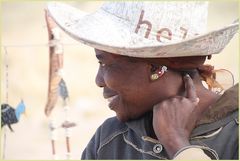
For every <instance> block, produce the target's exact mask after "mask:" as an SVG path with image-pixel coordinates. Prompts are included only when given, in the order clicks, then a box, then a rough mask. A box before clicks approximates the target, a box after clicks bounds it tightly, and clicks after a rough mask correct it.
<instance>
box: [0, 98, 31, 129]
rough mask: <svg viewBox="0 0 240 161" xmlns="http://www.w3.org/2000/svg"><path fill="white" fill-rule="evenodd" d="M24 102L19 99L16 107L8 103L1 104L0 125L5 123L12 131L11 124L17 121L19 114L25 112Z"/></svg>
mask: <svg viewBox="0 0 240 161" xmlns="http://www.w3.org/2000/svg"><path fill="white" fill-rule="evenodd" d="M25 108H26V106H25V104H24V102H23V101H21V102H20V103H19V104H18V106H17V107H16V109H14V108H13V107H11V106H10V105H9V104H2V105H1V127H3V126H5V125H7V126H8V127H9V129H10V130H11V131H12V132H13V129H12V127H11V125H12V124H15V123H18V121H19V119H20V116H21V114H23V113H24V112H25Z"/></svg>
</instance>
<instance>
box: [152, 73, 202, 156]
mask: <svg viewBox="0 0 240 161" xmlns="http://www.w3.org/2000/svg"><path fill="white" fill-rule="evenodd" d="M184 83H185V90H186V91H185V92H186V97H183V96H175V97H172V98H170V99H167V100H164V101H162V102H160V103H159V104H157V105H155V106H154V108H153V129H154V131H155V134H156V136H157V138H158V140H159V141H160V143H161V144H163V146H164V148H165V149H166V151H167V153H168V155H169V156H170V158H172V157H173V155H174V154H175V153H176V152H177V151H178V150H179V149H181V148H182V147H184V146H188V145H190V143H189V136H190V134H191V132H192V130H193V128H194V126H195V124H196V121H197V119H198V117H199V112H198V110H197V105H198V102H199V98H198V97H197V94H196V90H195V86H194V84H193V81H192V79H191V78H190V76H189V75H186V76H184Z"/></svg>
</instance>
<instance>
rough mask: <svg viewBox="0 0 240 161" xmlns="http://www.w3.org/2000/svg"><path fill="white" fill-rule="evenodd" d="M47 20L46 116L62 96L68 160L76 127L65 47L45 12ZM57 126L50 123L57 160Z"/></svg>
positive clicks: (52, 122) (53, 152) (57, 30)
mask: <svg viewBox="0 0 240 161" xmlns="http://www.w3.org/2000/svg"><path fill="white" fill-rule="evenodd" d="M45 18H46V23H47V28H48V38H49V46H50V47H49V59H50V61H49V84H48V100H47V104H46V106H45V114H46V116H50V114H51V112H52V110H53V108H54V107H55V105H56V103H57V101H58V97H59V96H60V97H61V98H62V100H63V109H64V113H65V121H64V122H63V123H62V125H61V126H60V127H62V128H64V129H65V136H66V147H67V153H66V156H67V159H69V158H70V128H71V127H74V126H76V124H75V123H73V122H70V121H69V118H68V111H69V106H68V105H67V104H68V98H69V95H68V90H67V86H66V83H65V81H64V79H63V75H62V73H63V46H62V44H61V42H60V29H59V28H58V27H57V25H56V23H55V22H54V21H53V19H52V18H51V17H50V16H49V15H48V13H47V11H45ZM57 128H58V127H57V125H56V123H55V120H54V119H52V120H51V121H50V130H51V136H52V137H51V143H52V154H53V156H54V159H56V148H55V141H56V140H57V137H56V135H57V133H56V132H57V131H56V130H57Z"/></svg>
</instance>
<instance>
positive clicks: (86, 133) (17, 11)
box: [1, 2, 239, 160]
mask: <svg viewBox="0 0 240 161" xmlns="http://www.w3.org/2000/svg"><path fill="white" fill-rule="evenodd" d="M1 3H2V14H1V16H2V26H1V28H2V34H1V35H2V37H1V38H2V44H1V45H2V46H1V74H2V75H1V102H6V101H8V103H9V104H10V105H12V106H13V107H16V105H17V104H18V103H19V101H20V100H21V99H23V100H24V102H25V104H26V106H27V115H26V116H22V117H21V119H20V122H19V123H18V124H15V125H13V129H14V131H15V132H13V133H12V132H10V131H9V129H6V131H5V132H6V147H5V149H3V148H2V147H3V143H4V142H3V136H4V135H3V134H4V130H3V131H2V135H1V139H2V140H1V157H2V155H3V152H4V151H5V159H9V160H10V159H18V160H28V159H30V160H34V159H37V160H43V159H44V160H45V159H52V155H51V144H50V133H49V128H48V126H49V118H47V117H46V116H45V115H44V112H43V111H44V107H45V104H46V101H47V88H48V61H49V60H48V58H49V55H48V47H47V46H45V45H44V44H46V43H47V31H46V25H45V21H44V11H43V10H44V7H45V6H46V3H45V2H1ZM101 3H102V2H81V3H80V2H78V3H77V2H72V3H71V4H73V5H76V6H77V7H78V8H81V9H83V10H85V11H93V10H94V9H95V8H96V7H97V6H99V4H101ZM237 17H238V4H237V3H231V2H227V3H226V2H225V3H224V2H221V3H216V2H215V3H210V11H209V20H210V22H209V29H210V30H211V29H214V28H219V27H221V26H224V25H226V24H229V23H231V22H232V21H233V20H234V19H236V18H237ZM62 36H63V42H64V43H68V44H71V45H66V46H64V54H65V55H64V74H65V75H64V79H65V81H66V83H67V87H68V90H69V95H70V104H69V106H70V107H71V110H70V116H71V120H72V121H74V122H76V123H77V126H76V127H75V128H73V129H72V137H71V150H72V155H71V158H72V159H79V158H80V156H81V153H82V151H83V149H84V147H85V146H86V145H87V143H88V141H89V139H90V138H91V137H92V135H93V134H94V132H95V130H96V128H97V127H98V126H99V125H100V124H101V123H102V122H103V121H104V120H105V119H106V118H108V117H111V116H114V115H115V114H114V112H112V111H110V110H109V108H108V107H107V102H106V100H104V99H103V98H102V90H101V89H100V88H98V87H97V86H96V85H95V81H94V80H95V74H96V72H97V68H98V63H97V60H96V58H95V56H94V52H93V49H91V48H90V47H87V46H84V45H81V44H79V43H77V42H76V41H74V40H72V39H71V38H69V37H68V36H67V35H65V34H62ZM237 37H238V35H237V36H235V38H234V39H233V40H232V41H231V43H230V44H229V45H228V46H227V47H226V48H225V49H224V50H223V52H222V54H220V55H217V56H214V57H213V59H212V60H211V62H210V63H211V64H213V65H215V67H216V68H225V69H228V70H230V71H232V72H233V74H234V76H235V79H236V81H238V72H239V70H238V63H239V62H238V60H239V55H238V53H239V51H238V49H239V46H238V41H237ZM3 46H5V49H6V50H7V53H6V52H5V50H4V48H3ZM6 63H7V64H8V66H9V68H8V75H9V76H8V84H9V87H8V89H6V77H5V75H6V68H5V65H6ZM7 93H8V100H6V94H7ZM54 116H55V118H56V119H57V122H58V123H59V124H60V123H61V122H62V121H63V120H62V117H63V108H62V107H61V105H59V106H57V107H55V109H54ZM58 134H59V135H58V140H57V143H56V144H57V145H56V151H57V154H58V158H59V159H65V153H66V146H65V136H64V130H63V129H59V130H58Z"/></svg>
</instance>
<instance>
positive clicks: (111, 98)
mask: <svg viewBox="0 0 240 161" xmlns="http://www.w3.org/2000/svg"><path fill="white" fill-rule="evenodd" d="M115 98H117V95H115V96H112V97H109V98H107V100H108V102H109V103H111V102H112V101H113V100H114V99H115Z"/></svg>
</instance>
